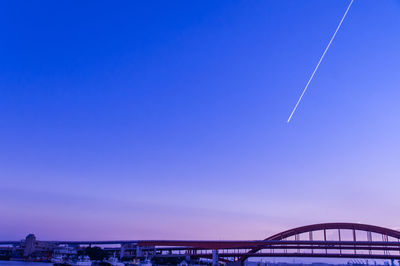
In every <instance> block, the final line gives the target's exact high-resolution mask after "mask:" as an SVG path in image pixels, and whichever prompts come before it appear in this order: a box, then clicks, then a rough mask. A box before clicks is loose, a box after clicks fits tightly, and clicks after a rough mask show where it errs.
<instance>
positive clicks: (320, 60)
mask: <svg viewBox="0 0 400 266" xmlns="http://www.w3.org/2000/svg"><path fill="white" fill-rule="evenodd" d="M353 2H354V0H351V2H350V4H349V6H348V7H347V9H346V12H345V13H344V15H343V17H342V20H341V21H340V23H339V25H338V26H337V28H336V31H335V33H334V34H333V36H332V38H331V40H330V41H329V43H328V46H327V47H326V48H325V51H324V53H323V54H322V56H321V58H320V59H319V61H318V64H317V66H316V67H315V69H314V72H313V73H312V74H311V77H310V79H309V80H308V82H307V85H306V86H305V87H304V90H303V93H302V94H301V95H300V98H299V100H298V101H297V103H296V105H295V106H294V108H293V111H292V113H291V114H290V116H289V118H288V120H287V123H289V122H290V120H291V119H292V116H293V114H294V112H295V111H296V109H297V107H298V106H299V104H300V102H301V99H302V98H303V96H304V93H306V91H307V88H308V85H310V82H311V80H312V79H313V78H314V75H315V73H316V72H317V70H318V67H319V65H320V64H321V62H322V60H323V59H324V57H325V54H326V52H327V51H328V49H329V47H330V46H331V44H332V42H333V40H334V39H335V37H336V34H337V33H338V31H339V29H340V27H341V26H342V23H343V21H344V19H345V18H346V16H347V13H348V12H349V10H350V7H351V5H352V4H353Z"/></svg>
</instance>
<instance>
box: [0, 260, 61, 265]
mask: <svg viewBox="0 0 400 266" xmlns="http://www.w3.org/2000/svg"><path fill="white" fill-rule="evenodd" d="M0 265H1V266H51V265H53V263H43V262H24V261H4V260H0Z"/></svg>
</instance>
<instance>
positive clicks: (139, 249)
mask: <svg viewBox="0 0 400 266" xmlns="http://www.w3.org/2000/svg"><path fill="white" fill-rule="evenodd" d="M136 257H142V247H140V246H136Z"/></svg>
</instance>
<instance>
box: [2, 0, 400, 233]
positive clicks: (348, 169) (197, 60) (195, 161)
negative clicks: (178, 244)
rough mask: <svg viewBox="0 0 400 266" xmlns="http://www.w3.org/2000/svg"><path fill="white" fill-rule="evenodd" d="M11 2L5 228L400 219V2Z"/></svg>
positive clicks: (5, 48)
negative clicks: (338, 30) (308, 81)
mask: <svg viewBox="0 0 400 266" xmlns="http://www.w3.org/2000/svg"><path fill="white" fill-rule="evenodd" d="M348 3H349V1H345V0H343V1H342V0H340V1H339V0H324V1H321V0H268V1H267V0H265V1H117V2H115V1H83V2H82V1H39V2H38V1H3V2H2V3H1V4H0V32H1V37H0V38H1V41H0V58H1V60H0V121H1V123H0V145H1V146H0V213H1V218H0V228H1V230H0V239H3V240H6V239H10V240H13V239H21V238H24V237H25V236H26V235H27V234H28V233H35V234H36V235H37V237H38V238H39V239H43V240H44V239H71V240H72V239H76V240H80V239H168V238H169V239H262V238H263V237H265V236H268V235H271V234H273V233H277V232H279V231H281V230H285V229H289V228H291V227H296V226H301V225H306V224H311V223H319V222H335V221H346V222H362V223H368V224H375V225H380V226H386V227H390V228H400V212H399V202H400V201H399V200H400V191H399V187H400V186H399V185H400V163H399V162H400V138H399V136H400V123H399V122H400V120H399V114H400V104H399V99H400V49H399V47H400V1H399V0H384V1H382V0H355V3H354V5H353V7H352V9H351V10H350V13H349V15H348V17H347V19H346V21H345V23H344V24H343V27H342V29H341V31H340V32H339V34H338V35H337V37H336V39H335V41H334V43H333V45H332V46H331V49H330V50H329V52H328V54H327V55H326V57H325V60H324V62H323V63H322V65H321V66H320V69H319V72H318V73H317V75H316V77H315V79H314V80H313V82H312V83H311V85H310V87H309V90H308V92H307V93H306V95H305V97H304V98H303V101H302V103H301V105H300V106H299V108H298V110H297V112H296V114H295V115H294V117H293V120H292V122H291V123H290V124H287V123H286V120H287V118H288V116H289V114H290V112H291V110H292V108H293V106H294V104H295V103H296V101H297V99H298V97H299V95H300V93H301V91H302V89H303V87H304V85H305V83H306V82H307V80H308V78H309V75H310V74H311V72H312V70H313V68H314V67H315V64H316V63H317V62H318V59H319V57H320V56H321V54H322V52H323V50H324V48H325V46H326V45H327V43H328V41H329V39H330V37H331V35H332V33H333V32H334V30H335V28H336V26H337V24H338V22H339V20H340V18H341V16H342V15H343V13H344V11H345V9H346V7H347V5H348Z"/></svg>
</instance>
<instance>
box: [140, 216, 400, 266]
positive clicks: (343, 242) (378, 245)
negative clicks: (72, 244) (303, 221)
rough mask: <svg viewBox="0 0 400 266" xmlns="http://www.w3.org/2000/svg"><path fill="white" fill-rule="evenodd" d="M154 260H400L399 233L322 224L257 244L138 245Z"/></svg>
mask: <svg viewBox="0 0 400 266" xmlns="http://www.w3.org/2000/svg"><path fill="white" fill-rule="evenodd" d="M137 245H138V249H140V250H141V251H142V252H145V253H146V252H147V253H146V254H147V255H152V256H153V257H163V256H179V255H183V254H185V255H186V256H190V257H193V258H209V259H213V261H214V262H216V261H223V262H235V263H238V264H241V263H242V262H244V261H245V260H246V259H247V258H250V257H314V258H315V257H319V258H349V259H350V258H353V259H389V260H400V232H399V231H396V230H393V229H389V228H384V227H379V226H373V225H367V224H359V223H322V224H313V225H307V226H302V227H297V228H293V229H290V230H287V231H284V232H281V233H278V234H275V235H273V236H270V237H267V238H265V239H264V240H254V241H171V240H164V241H162V240H160V241H138V243H137Z"/></svg>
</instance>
